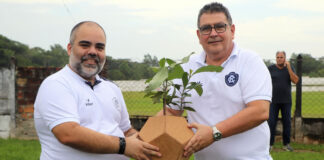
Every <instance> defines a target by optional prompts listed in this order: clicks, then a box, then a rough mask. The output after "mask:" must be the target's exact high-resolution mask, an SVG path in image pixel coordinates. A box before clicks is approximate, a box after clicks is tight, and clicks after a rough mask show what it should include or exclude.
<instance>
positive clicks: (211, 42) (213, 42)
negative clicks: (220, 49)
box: [208, 41, 221, 44]
mask: <svg viewBox="0 0 324 160" xmlns="http://www.w3.org/2000/svg"><path fill="white" fill-rule="evenodd" d="M218 42H221V41H209V42H208V44H215V43H218Z"/></svg>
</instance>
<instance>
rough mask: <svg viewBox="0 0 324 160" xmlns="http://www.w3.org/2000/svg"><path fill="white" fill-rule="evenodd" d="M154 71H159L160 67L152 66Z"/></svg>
mask: <svg viewBox="0 0 324 160" xmlns="http://www.w3.org/2000/svg"><path fill="white" fill-rule="evenodd" d="M151 68H152V71H153V72H154V73H157V72H158V71H159V70H160V67H151Z"/></svg>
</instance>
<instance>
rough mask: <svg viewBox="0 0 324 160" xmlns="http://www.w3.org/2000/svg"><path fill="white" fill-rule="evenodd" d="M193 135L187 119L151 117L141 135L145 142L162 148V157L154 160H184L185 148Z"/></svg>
mask: <svg viewBox="0 0 324 160" xmlns="http://www.w3.org/2000/svg"><path fill="white" fill-rule="evenodd" d="M193 135H194V133H193V132H192V130H190V129H189V128H188V127H187V121H186V119H185V118H184V117H177V116H158V117H150V118H149V119H148V120H147V121H146V123H145V124H144V126H143V127H142V129H141V131H140V133H139V136H140V138H141V139H142V140H143V141H144V142H148V143H150V144H152V145H155V146H157V147H159V148H160V152H161V153H162V157H161V158H158V157H152V159H153V160H184V159H185V158H184V157H183V156H182V155H183V148H184V147H185V145H186V144H187V143H188V142H189V140H190V138H191V137H192V136H193Z"/></svg>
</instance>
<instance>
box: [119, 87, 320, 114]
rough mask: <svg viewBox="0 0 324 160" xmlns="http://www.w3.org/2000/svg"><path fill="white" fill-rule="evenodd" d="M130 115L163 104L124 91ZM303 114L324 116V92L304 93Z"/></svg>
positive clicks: (154, 112) (155, 110) (142, 94)
mask: <svg viewBox="0 0 324 160" xmlns="http://www.w3.org/2000/svg"><path fill="white" fill-rule="evenodd" d="M123 95H124V99H125V101H126V105H127V107H128V112H129V114H130V115H148V116H151V115H155V114H156V113H157V112H158V111H159V110H161V109H162V104H161V103H159V104H153V103H152V100H151V99H150V98H144V95H145V93H144V92H123ZM292 97H293V98H292V112H291V113H292V116H293V114H294V112H295V102H296V100H295V92H293V93H292ZM302 116H303V117H312V118H324V92H303V93H302Z"/></svg>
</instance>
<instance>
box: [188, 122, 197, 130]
mask: <svg viewBox="0 0 324 160" xmlns="http://www.w3.org/2000/svg"><path fill="white" fill-rule="evenodd" d="M188 127H189V128H190V129H191V128H195V129H197V128H198V123H195V122H194V123H191V124H188Z"/></svg>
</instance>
